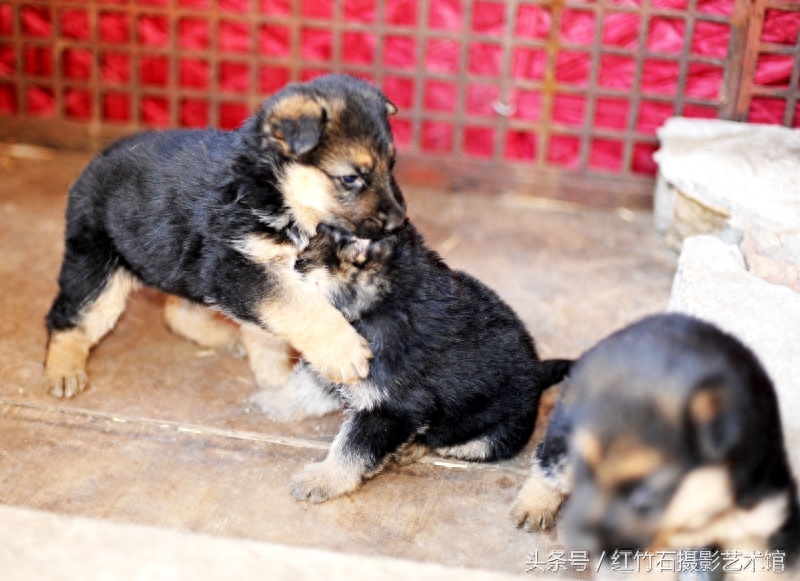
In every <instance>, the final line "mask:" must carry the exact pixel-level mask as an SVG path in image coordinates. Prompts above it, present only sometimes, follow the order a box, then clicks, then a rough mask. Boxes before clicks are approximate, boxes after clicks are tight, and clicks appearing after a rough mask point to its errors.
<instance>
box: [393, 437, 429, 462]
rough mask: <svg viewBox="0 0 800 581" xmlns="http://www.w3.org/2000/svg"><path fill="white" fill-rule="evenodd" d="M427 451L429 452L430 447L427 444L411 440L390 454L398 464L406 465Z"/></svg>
mask: <svg viewBox="0 0 800 581" xmlns="http://www.w3.org/2000/svg"><path fill="white" fill-rule="evenodd" d="M428 452H430V448H428V447H427V446H425V445H423V444H418V443H416V442H414V441H411V442H407V443H406V444H403V446H401V447H400V449H399V450H398V451H397V452H395V453H394V454H392V460H393V461H394V462H395V463H396V464H399V465H400V466H406V465H408V464H413V463H414V462H416V461H417V460H420V459H422V457H423V456H425V454H427V453H428Z"/></svg>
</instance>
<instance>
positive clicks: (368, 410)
mask: <svg viewBox="0 0 800 581" xmlns="http://www.w3.org/2000/svg"><path fill="white" fill-rule="evenodd" d="M320 232H322V234H321V235H320V236H317V237H316V238H315V239H313V240H312V243H311V245H310V246H309V248H308V249H307V250H306V252H305V253H304V254H303V255H301V258H300V260H299V261H298V264H297V268H298V270H300V271H301V272H303V273H304V276H305V277H306V278H307V279H310V280H313V281H314V282H315V283H316V284H317V285H318V286H319V287H320V288H321V289H322V290H323V291H324V292H325V293H326V294H327V296H328V297H329V299H330V300H331V301H332V303H333V304H334V305H335V306H336V308H338V309H339V310H340V311H341V312H342V313H343V314H344V315H345V317H346V318H347V319H348V320H349V321H351V322H352V324H353V326H354V327H355V329H356V330H357V331H358V332H359V333H360V334H361V335H362V336H363V337H364V338H365V339H366V340H367V342H368V343H369V346H370V349H371V351H372V354H373V359H372V364H371V366H370V372H369V375H368V377H367V378H366V380H364V381H361V382H359V383H355V384H352V385H342V384H333V383H330V382H329V381H327V380H325V379H324V378H323V377H322V376H321V375H320V374H319V373H318V372H317V371H316V370H315V369H314V368H313V367H312V366H311V365H310V364H309V363H308V362H306V361H301V362H300V363H299V364H298V365H297V366H296V367H295V369H294V372H293V374H292V376H291V377H290V379H289V381H288V384H287V385H286V386H285V387H284V388H283V389H279V390H264V391H262V392H259V393H258V394H257V395H256V396H255V397H254V400H255V403H256V404H257V406H259V407H260V408H261V409H263V410H264V411H265V412H266V413H267V414H268V415H269V416H271V417H272V418H273V419H278V420H290V419H299V418H302V417H308V416H314V415H322V414H325V413H328V412H331V411H333V410H336V409H339V408H340V407H341V406H342V405H344V406H345V409H346V419H345V421H344V423H343V425H342V426H341V429H340V430H339V432H338V433H337V435H336V437H335V439H334V441H333V444H332V446H331V449H330V452H329V454H328V456H327V458H326V459H325V460H324V461H323V462H321V463H317V464H312V465H310V466H308V467H307V468H306V469H305V470H304V471H302V472H301V473H300V474H298V475H297V476H296V477H295V478H294V480H293V482H292V484H291V492H292V494H293V495H294V496H295V497H296V498H298V499H309V500H311V501H312V502H321V501H324V500H326V499H328V498H333V497H336V496H339V495H341V494H345V493H347V492H351V491H353V490H355V489H356V488H357V487H358V486H359V485H360V484H361V483H362V481H363V480H365V479H366V478H368V477H370V476H372V475H374V474H376V473H377V472H378V471H380V469H381V468H382V467H383V465H384V464H385V463H386V462H387V461H388V460H390V459H394V460H397V461H399V462H402V463H407V462H413V461H414V460H416V459H418V458H419V457H421V456H422V455H423V454H425V452H427V451H428V450H433V451H435V452H436V453H438V454H440V455H442V456H451V457H455V458H460V459H464V460H477V461H491V460H498V459H503V458H509V457H511V456H513V455H515V454H517V453H518V452H519V451H520V450H521V449H522V447H523V446H524V445H525V444H526V443H527V441H528V439H529V438H530V435H531V432H532V431H533V428H534V422H535V419H536V413H537V407H538V404H539V397H540V394H541V392H542V390H543V389H545V388H546V387H548V386H550V385H552V384H555V383H558V382H559V381H560V380H561V378H562V377H563V376H564V374H565V373H566V371H567V369H568V364H567V363H566V362H563V361H559V360H553V361H549V362H541V361H539V358H538V357H537V354H536V350H535V348H534V342H533V340H532V339H531V337H530V335H529V334H528V332H527V331H526V330H525V327H524V326H523V324H522V322H521V321H520V320H519V318H518V317H517V316H516V315H515V313H514V312H513V311H512V310H511V308H510V307H509V306H508V305H506V304H505V303H504V302H503V301H502V300H501V299H500V298H499V297H498V296H497V295H496V294H495V293H494V292H493V291H492V290H490V289H489V288H487V287H486V286H485V285H483V284H482V283H480V282H479V281H477V280H476V279H475V278H473V277H471V276H469V275H467V274H465V273H463V272H459V271H454V270H451V269H450V268H448V267H447V266H446V265H445V264H444V263H443V262H442V260H441V259H440V258H439V256H438V255H437V254H436V253H435V252H433V251H431V250H429V249H428V248H427V247H426V246H425V244H424V242H423V239H422V236H421V235H420V234H419V233H418V232H417V230H416V229H415V228H414V227H413V226H412V225H411V224H410V223H406V225H405V226H403V227H402V228H400V229H399V230H398V231H397V232H396V233H394V234H392V235H390V236H387V237H384V238H382V239H379V240H372V241H370V240H363V239H358V238H355V237H354V236H353V235H351V234H348V233H346V232H344V231H342V230H338V229H331V228H326V227H321V228H320ZM332 340H335V339H333V338H332Z"/></svg>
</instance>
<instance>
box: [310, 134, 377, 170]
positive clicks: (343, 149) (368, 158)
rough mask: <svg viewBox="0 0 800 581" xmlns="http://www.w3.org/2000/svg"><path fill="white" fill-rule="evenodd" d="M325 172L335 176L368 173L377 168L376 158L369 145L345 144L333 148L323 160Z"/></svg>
mask: <svg viewBox="0 0 800 581" xmlns="http://www.w3.org/2000/svg"><path fill="white" fill-rule="evenodd" d="M322 166H323V167H324V169H325V171H327V172H328V173H330V174H331V175H334V176H343V175H347V174H351V173H358V172H362V173H367V172H369V171H371V170H372V168H373V167H374V166H375V158H374V156H373V153H372V149H371V147H370V144H369V143H364V144H363V145H362V144H359V143H352V142H351V143H347V142H346V143H344V144H343V145H342V146H340V147H338V148H332V149H331V150H330V152H329V153H328V154H327V155H326V156H325V158H324V159H323V160H322Z"/></svg>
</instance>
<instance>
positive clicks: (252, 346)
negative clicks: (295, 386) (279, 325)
mask: <svg viewBox="0 0 800 581" xmlns="http://www.w3.org/2000/svg"><path fill="white" fill-rule="evenodd" d="M239 340H240V342H241V345H242V347H244V351H245V353H247V361H248V363H249V364H250V371H252V372H253V376H254V377H255V380H256V385H258V387H260V388H262V389H274V388H277V387H281V386H283V385H284V384H285V383H286V382H287V381H288V380H289V377H290V376H291V374H292V368H293V367H294V365H295V363H296V359H295V358H294V357H293V356H292V355H293V354H292V350H291V347H290V346H289V344H288V343H287V342H286V341H285V340H284V339H282V338H280V337H278V336H277V335H274V334H272V333H270V332H269V331H265V330H264V329H262V328H261V327H259V326H257V325H251V324H244V325H242V327H241V331H240V337H239Z"/></svg>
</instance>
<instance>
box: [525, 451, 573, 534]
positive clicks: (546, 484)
mask: <svg viewBox="0 0 800 581" xmlns="http://www.w3.org/2000/svg"><path fill="white" fill-rule="evenodd" d="M567 479H568V478H567ZM568 495H569V483H568V482H567V481H564V482H562V481H559V480H558V479H555V478H548V477H547V475H546V474H545V473H544V471H542V468H541V466H539V463H538V462H537V461H534V463H533V467H532V469H531V474H530V476H529V477H528V479H527V480H526V481H525V484H523V485H522V488H521V489H520V491H519V494H518V495H517V499H516V501H515V502H514V506H513V507H512V508H511V517H512V518H513V519H514V522H515V523H516V524H517V526H519V527H523V528H524V529H525V530H526V531H534V530H546V529H550V528H552V527H553V526H554V525H555V523H556V515H557V514H558V511H559V509H560V508H561V505H562V504H563V503H564V500H566V498H567V496H568Z"/></svg>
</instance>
